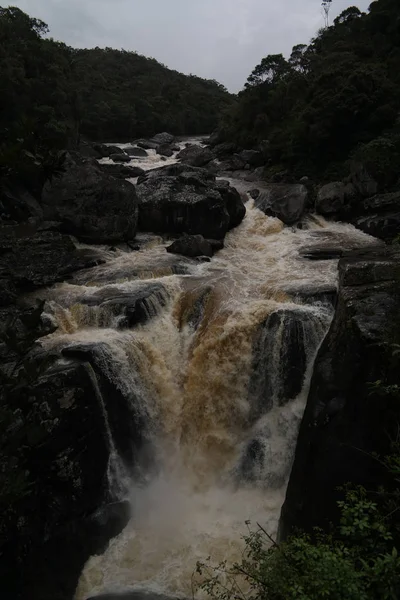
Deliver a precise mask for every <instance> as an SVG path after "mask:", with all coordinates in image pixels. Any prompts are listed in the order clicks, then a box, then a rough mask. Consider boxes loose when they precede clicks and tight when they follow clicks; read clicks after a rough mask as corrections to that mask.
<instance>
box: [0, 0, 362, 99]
mask: <svg viewBox="0 0 400 600" xmlns="http://www.w3.org/2000/svg"><path fill="white" fill-rule="evenodd" d="M9 3H10V4H14V5H16V6H19V7H20V8H21V9H22V10H24V11H26V12H27V13H29V14H30V15H31V16H35V17H37V18H40V19H42V20H44V21H46V23H48V25H49V26H50V30H51V35H52V37H54V38H55V39H57V40H61V41H63V42H65V43H67V44H69V45H71V46H75V47H86V48H90V47H94V46H100V47H105V46H110V47H113V48H124V49H125V50H135V51H137V52H139V53H140V54H144V55H145V56H152V57H154V58H156V59H157V60H159V61H160V62H162V63H164V64H165V65H167V66H168V67H170V68H172V69H176V70H178V71H182V72H183V73H193V74H195V75H199V76H200V77H206V78H208V79H217V80H218V81H220V82H221V83H223V84H224V85H226V86H227V87H228V89H229V90H230V91H232V92H236V91H238V90H239V89H241V88H242V87H243V84H244V82H245V80H246V78H247V77H248V75H249V73H250V72H251V71H252V69H253V68H254V66H255V65H256V64H258V63H259V62H260V59H261V58H262V57H263V56H265V55H267V54H276V53H280V52H282V53H283V54H285V55H287V54H289V53H290V50H291V48H292V46H294V45H295V44H299V43H307V42H308V41H309V40H310V38H311V37H312V36H313V35H314V34H315V33H316V31H317V30H318V29H319V28H320V27H321V26H322V24H323V18H322V13H321V0H10V1H9ZM1 4H2V5H3V6H6V5H7V4H8V3H6V2H4V0H3V1H2V2H1ZM354 4H355V5H357V6H358V7H359V8H360V9H362V10H367V8H368V6H369V4H370V0H353V1H352V0H333V2H332V10H331V18H334V17H335V16H336V15H337V14H339V13H340V12H342V10H344V9H345V8H347V7H348V6H351V5H354Z"/></svg>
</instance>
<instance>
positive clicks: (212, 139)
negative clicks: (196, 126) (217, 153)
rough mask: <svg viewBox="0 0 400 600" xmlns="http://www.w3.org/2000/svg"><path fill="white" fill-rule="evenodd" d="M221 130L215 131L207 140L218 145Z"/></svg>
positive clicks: (209, 143)
mask: <svg viewBox="0 0 400 600" xmlns="http://www.w3.org/2000/svg"><path fill="white" fill-rule="evenodd" d="M220 137H221V136H220V133H219V131H214V132H213V133H212V134H211V135H210V137H209V138H208V140H207V143H208V145H209V146H216V145H217V144H218V142H219V139H220Z"/></svg>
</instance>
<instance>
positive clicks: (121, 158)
mask: <svg viewBox="0 0 400 600" xmlns="http://www.w3.org/2000/svg"><path fill="white" fill-rule="evenodd" d="M143 152H145V150H143ZM110 159H111V160H113V161H114V162H116V163H126V162H131V157H130V156H128V154H121V153H120V154H111V156H110Z"/></svg>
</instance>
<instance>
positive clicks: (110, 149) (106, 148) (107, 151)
mask: <svg viewBox="0 0 400 600" xmlns="http://www.w3.org/2000/svg"><path fill="white" fill-rule="evenodd" d="M93 148H94V150H95V151H96V152H97V153H98V154H99V155H100V157H101V158H109V157H110V156H111V155H112V154H124V150H121V148H120V147H119V146H110V145H108V144H93Z"/></svg>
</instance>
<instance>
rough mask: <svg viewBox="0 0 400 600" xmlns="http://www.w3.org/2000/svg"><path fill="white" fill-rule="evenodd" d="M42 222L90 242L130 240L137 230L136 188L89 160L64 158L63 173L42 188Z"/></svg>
mask: <svg viewBox="0 0 400 600" xmlns="http://www.w3.org/2000/svg"><path fill="white" fill-rule="evenodd" d="M42 207H43V212H44V217H45V219H47V220H49V221H59V222H60V223H61V231H63V232H65V233H69V234H72V235H75V236H76V237H77V238H78V239H80V240H82V241H85V242H93V243H110V242H111V243H115V242H120V241H124V240H131V239H133V238H134V237H135V234H136V227H137V210H138V209H137V200H136V193H135V186H133V185H132V184H131V183H129V182H128V181H122V180H119V179H116V178H115V177H112V176H111V175H107V174H106V173H104V171H103V170H102V169H101V168H100V167H99V165H98V163H97V161H93V160H92V159H81V160H79V159H76V158H72V157H70V156H68V157H67V159H66V161H65V165H64V171H63V172H62V173H61V174H60V175H58V176H55V177H53V179H52V180H51V182H48V183H47V184H46V185H45V187H44V188H43V193H42Z"/></svg>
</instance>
